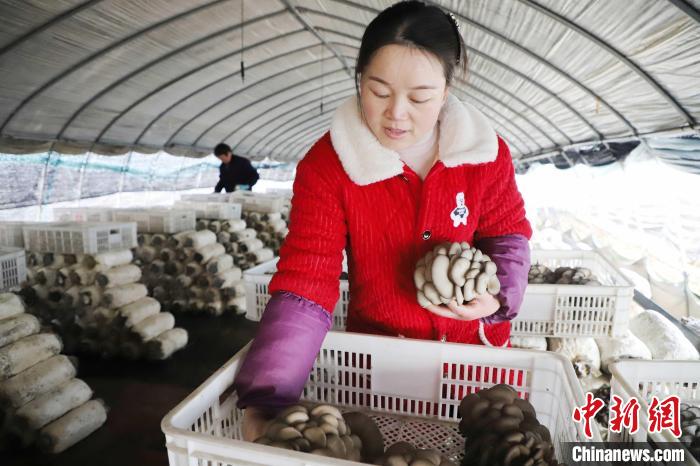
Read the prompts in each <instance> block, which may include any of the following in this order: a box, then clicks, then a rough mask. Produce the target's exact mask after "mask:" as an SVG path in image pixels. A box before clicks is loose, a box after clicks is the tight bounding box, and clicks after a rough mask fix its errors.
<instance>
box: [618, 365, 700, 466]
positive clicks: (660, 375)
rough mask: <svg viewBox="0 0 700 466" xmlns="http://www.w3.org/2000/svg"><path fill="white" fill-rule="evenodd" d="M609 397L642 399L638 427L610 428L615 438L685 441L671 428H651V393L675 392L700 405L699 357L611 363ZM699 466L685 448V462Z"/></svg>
mask: <svg viewBox="0 0 700 466" xmlns="http://www.w3.org/2000/svg"><path fill="white" fill-rule="evenodd" d="M610 372H611V374H612V379H611V381H610V397H611V399H612V396H613V395H617V396H619V397H620V398H621V399H622V400H623V403H626V402H627V401H628V400H630V399H632V398H636V399H637V400H639V404H640V408H639V430H638V431H637V432H636V433H635V434H630V432H629V431H627V430H625V429H623V430H622V432H621V433H619V434H618V433H614V432H610V434H609V438H610V441H612V442H625V443H629V442H648V443H652V444H654V443H662V442H668V443H671V444H674V443H677V444H678V445H679V447H680V446H681V445H682V444H681V443H680V442H679V440H678V439H677V438H676V437H674V436H673V434H672V433H671V432H669V431H668V430H663V431H662V432H654V433H650V432H649V418H648V416H647V412H648V410H649V405H650V404H651V397H652V396H656V397H657V398H658V399H659V401H663V400H664V399H665V398H666V397H668V396H670V395H676V396H678V397H679V398H680V400H681V402H682V403H688V404H691V405H695V406H700V361H641V360H627V361H619V362H617V363H615V364H612V365H611V366H610ZM684 464H687V465H691V466H700V461H697V460H695V459H694V458H693V456H692V455H691V454H690V452H688V451H687V450H686V452H685V463H684Z"/></svg>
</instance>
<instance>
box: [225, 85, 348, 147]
mask: <svg viewBox="0 0 700 466" xmlns="http://www.w3.org/2000/svg"><path fill="white" fill-rule="evenodd" d="M343 81H344V80H343ZM343 81H337V82H336V84H337V83H341V82H343ZM321 87H325V85H324V86H319V87H316V88H314V89H310V90H309V91H307V92H304V93H303V94H299V95H296V96H294V97H292V98H291V99H287V100H286V101H284V102H281V103H279V104H278V105H277V107H281V106H282V105H284V104H286V103H288V102H291V101H293V100H295V99H298V98H299V97H305V96H307V95H309V94H315V93H317V92H318V91H319V90H320V89H321ZM351 90H354V88H348V89H342V90H341V91H339V92H336V93H335V94H333V95H338V94H340V93H341V92H347V91H351ZM343 95H344V98H347V97H349V96H348V95H346V94H343ZM329 97H332V95H326V96H323V97H317V98H315V99H311V100H305V101H304V102H303V103H301V104H299V105H297V106H296V107H294V108H291V109H289V110H287V111H286V112H284V113H280V114H279V115H274V116H273V117H272V118H270V119H269V120H267V121H266V122H265V123H263V124H261V125H258V126H257V127H256V128H255V129H253V130H251V131H249V132H248V133H247V134H246V135H245V136H244V137H243V138H241V139H240V140H239V141H238V142H237V143H236V145H235V146H233V148H232V150H233V152H234V153H235V152H236V149H238V148H239V147H240V146H241V145H243V143H244V142H245V140H246V139H248V138H249V137H250V136H252V135H253V134H256V133H257V132H258V131H259V130H261V129H262V128H264V127H265V126H267V125H269V124H271V123H274V122H275V120H278V119H280V118H283V117H286V116H287V115H289V114H290V113H292V112H294V111H296V110H299V109H300V108H302V107H305V106H307V105H309V104H311V103H315V102H318V101H322V100H323V99H327V98H329ZM266 113H267V112H264V113H262V114H259V115H258V116H257V117H256V118H254V119H252V120H248V121H247V122H246V124H245V125H247V124H248V123H249V122H251V121H255V120H256V119H257V118H260V117H261V116H263V115H265V114H266ZM245 125H242V126H245ZM237 130H238V128H237V129H236V130H234V131H233V132H232V133H229V135H228V136H226V137H225V138H223V139H222V140H223V141H227V140H228V139H229V138H231V137H232V135H233V133H235V132H236V131H237Z"/></svg>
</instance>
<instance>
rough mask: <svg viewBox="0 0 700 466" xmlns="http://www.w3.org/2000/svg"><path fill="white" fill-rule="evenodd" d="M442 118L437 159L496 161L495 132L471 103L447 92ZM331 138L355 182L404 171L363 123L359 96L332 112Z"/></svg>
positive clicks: (445, 161) (450, 162) (454, 162)
mask: <svg viewBox="0 0 700 466" xmlns="http://www.w3.org/2000/svg"><path fill="white" fill-rule="evenodd" d="M439 121H440V139H439V142H438V147H439V149H438V150H439V155H438V158H439V160H440V161H441V162H442V163H443V164H444V165H445V166H446V167H456V166H458V165H463V164H479V163H485V162H492V161H494V160H496V156H497V155H498V138H497V135H496V131H494V129H493V128H492V127H491V124H490V123H489V121H488V120H487V119H486V117H485V116H484V115H483V114H482V113H481V112H480V111H479V110H477V109H476V108H474V107H473V106H472V105H470V104H468V103H466V102H462V101H460V100H459V99H457V97H454V96H453V95H452V94H448V95H447V102H445V105H444V106H443V107H442V111H441V112H440V117H439ZM331 141H332V142H333V148H334V149H335V151H336V152H337V153H338V158H340V163H341V164H342V165H343V168H344V169H345V172H346V173H347V174H348V176H349V177H350V179H351V180H352V181H353V182H354V183H355V184H358V185H360V186H365V185H368V184H371V183H376V182H377V181H382V180H386V179H388V178H391V177H393V176H396V175H400V174H401V173H403V166H404V164H403V162H402V161H401V159H400V158H399V154H398V153H397V152H395V151H393V150H391V149H387V148H386V147H384V146H382V145H381V144H380V143H379V141H378V140H377V138H376V137H374V134H372V132H371V131H370V130H369V128H367V126H366V125H365V124H364V123H363V122H362V118H361V117H360V112H359V109H358V105H357V97H351V98H350V99H348V100H347V101H346V102H344V103H343V104H342V105H341V106H340V107H339V108H338V110H336V112H335V114H334V115H333V121H332V122H331Z"/></svg>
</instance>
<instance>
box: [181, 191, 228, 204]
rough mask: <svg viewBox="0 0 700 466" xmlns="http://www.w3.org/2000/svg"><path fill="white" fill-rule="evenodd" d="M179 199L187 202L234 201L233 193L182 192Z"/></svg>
mask: <svg viewBox="0 0 700 466" xmlns="http://www.w3.org/2000/svg"><path fill="white" fill-rule="evenodd" d="M180 200H181V201H187V202H234V199H233V193H209V194H183V195H181V196H180Z"/></svg>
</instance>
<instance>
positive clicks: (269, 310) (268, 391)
mask: <svg viewBox="0 0 700 466" xmlns="http://www.w3.org/2000/svg"><path fill="white" fill-rule="evenodd" d="M331 323H332V320H331V316H330V314H328V312H326V311H325V310H324V309H323V308H322V307H321V306H320V305H318V304H316V303H314V302H312V301H309V300H307V299H304V298H302V297H301V296H298V295H296V294H293V293H289V292H286V291H281V292H277V293H275V294H274V295H273V296H272V297H271V298H270V301H269V302H268V303H267V306H266V308H265V312H264V313H263V315H262V319H261V320H260V325H259V326H258V331H257V334H256V335H255V339H254V340H253V343H252V344H251V346H250V350H249V351H248V354H247V355H246V357H245V360H244V361H243V364H242V366H241V368H240V370H239V371H238V374H237V375H236V379H235V380H234V382H233V387H234V389H235V390H236V392H237V393H238V407H239V408H241V409H242V408H245V407H247V406H255V407H256V408H260V409H263V410H265V411H267V412H268V413H269V414H274V412H275V411H277V410H279V409H281V408H284V407H286V406H288V405H290V404H293V403H296V402H297V401H299V397H300V396H301V392H302V390H303V388H304V384H305V383H306V380H307V379H308V377H309V372H310V371H311V368H312V367H313V364H314V361H315V360H316V355H317V354H318V351H319V349H320V348H321V343H323V339H324V338H325V336H326V333H327V332H328V330H329V329H330V328H331Z"/></svg>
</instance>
